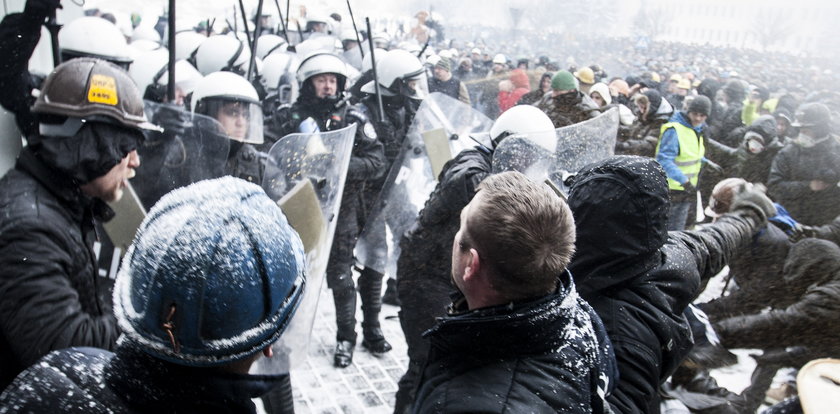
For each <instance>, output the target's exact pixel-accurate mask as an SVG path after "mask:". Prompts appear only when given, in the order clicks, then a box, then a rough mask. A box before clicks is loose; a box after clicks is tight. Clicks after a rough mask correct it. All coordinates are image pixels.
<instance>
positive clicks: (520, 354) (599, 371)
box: [414, 272, 616, 414]
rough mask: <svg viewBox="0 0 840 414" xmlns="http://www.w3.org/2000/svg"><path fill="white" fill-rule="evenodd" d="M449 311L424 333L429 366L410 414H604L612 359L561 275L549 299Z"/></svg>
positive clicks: (591, 316)
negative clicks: (429, 344)
mask: <svg viewBox="0 0 840 414" xmlns="http://www.w3.org/2000/svg"><path fill="white" fill-rule="evenodd" d="M460 299H461V300H458V301H457V302H455V303H454V304H453V307H454V309H453V310H452V311H451V312H450V314H449V315H448V316H446V317H444V318H440V319H439V321H438V323H437V325H435V327H434V328H432V329H430V330H429V331H427V332H426V333H425V335H424V336H426V337H427V338H429V340H430V341H431V351H430V354H429V361H428V364H427V365H426V368H425V370H424V371H423V375H422V378H421V380H420V386H419V391H418V393H417V400H416V401H415V404H414V412H415V413H467V412H470V413H476V412H481V413H524V412H540V413H549V412H551V413H555V412H562V413H580V414H585V413H604V412H606V410H605V408H606V407H605V405H606V401H604V398H603V396H604V395H605V394H606V393H608V391H609V389H611V388H612V384H614V381H615V379H616V378H615V360H614V359H613V355H612V350H611V347H610V344H609V339H608V338H607V336H606V332H605V331H604V328H603V325H602V324H601V322H600V320H599V318H598V316H597V315H596V314H595V312H594V311H593V310H592V308H591V307H590V306H589V305H588V304H587V303H586V302H584V301H583V300H582V299H580V297H579V296H578V295H577V292H576V291H575V287H574V283H573V282H572V280H571V277H570V275H569V274H568V272H564V273H563V274H562V275H561V276H560V278H559V280H558V289H557V291H556V292H554V293H553V294H550V295H546V296H544V297H541V298H536V299H533V300H530V301H523V302H521V303H510V304H507V305H501V306H494V307H489V308H481V309H475V310H471V311H470V310H466V305H465V302H466V301H465V300H463V299H462V298H460Z"/></svg>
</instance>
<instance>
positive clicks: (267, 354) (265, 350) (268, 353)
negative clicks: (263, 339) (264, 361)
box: [263, 345, 274, 358]
mask: <svg viewBox="0 0 840 414" xmlns="http://www.w3.org/2000/svg"><path fill="white" fill-rule="evenodd" d="M263 355H265V357H266V358H271V357H273V356H274V350H273V349H271V345H269V346H267V347H265V348H263Z"/></svg>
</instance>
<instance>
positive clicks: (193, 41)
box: [175, 30, 207, 60]
mask: <svg viewBox="0 0 840 414" xmlns="http://www.w3.org/2000/svg"><path fill="white" fill-rule="evenodd" d="M205 40H207V36H204V35H203V34H201V33H196V32H194V31H192V30H188V31H184V32H178V33H177V34H176V35H175V59H176V60H181V59H187V60H193V59H194V58H195V53H196V51H197V50H198V47H199V46H201V44H202V43H204V41H205Z"/></svg>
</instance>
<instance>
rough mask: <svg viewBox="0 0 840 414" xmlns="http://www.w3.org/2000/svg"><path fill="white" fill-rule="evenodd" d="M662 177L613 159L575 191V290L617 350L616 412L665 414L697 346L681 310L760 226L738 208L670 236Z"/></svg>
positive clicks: (589, 171) (647, 167) (645, 161)
mask: <svg viewBox="0 0 840 414" xmlns="http://www.w3.org/2000/svg"><path fill="white" fill-rule="evenodd" d="M669 206H670V202H669V199H668V184H667V181H666V178H665V172H664V171H663V170H662V167H661V166H660V165H659V163H657V162H656V160H653V159H651V158H646V157H634V156H617V157H612V158H608V159H606V160H604V161H600V162H597V163H594V164H590V165H587V166H585V167H583V168H582V169H581V172H580V173H578V175H577V177H576V178H575V182H574V184H573V185H572V188H571V191H570V193H569V207H571V209H572V213H573V215H574V218H575V224H576V227H577V241H576V243H575V244H576V247H577V253H576V254H575V256H574V257H573V258H572V262H571V263H570V264H569V270H570V271H571V272H572V275H573V276H574V278H575V284H576V285H577V288H578V292H579V293H580V295H581V297H582V298H584V299H585V300H587V301H588V302H589V303H590V304H591V305H592V308H593V309H595V312H597V313H598V315H599V316H600V317H601V319H602V320H603V322H604V326H605V327H606V329H607V333H608V334H609V336H610V340H611V341H612V343H613V346H614V350H615V356H616V360H617V362H618V371H619V382H618V385H617V388H616V390H615V392H614V393H613V394H612V396H611V397H609V398H608V401H609V403H610V405H611V406H612V409H613V411H614V412H616V413H659V400H660V399H659V393H658V389H659V385H660V384H661V383H662V382H663V381H665V379H666V378H668V377H669V376H670V375H671V374H672V373H673V372H674V370H675V369H676V368H677V366H678V365H679V364H680V362H682V360H683V358H684V357H685V356H686V355H687V354H688V352H689V351H690V350H691V347H692V346H693V342H692V338H691V332H690V328H689V325H688V322H687V321H686V319H685V317H684V316H683V311H684V310H685V309H686V307H687V306H688V304H689V303H690V302H691V301H692V300H693V299H694V298H695V296H696V295H697V293H698V292H699V289H700V286H701V282H705V281H708V280H709V279H710V278H711V277H712V276H714V275H715V274H717V273H718V272H719V271H720V270H721V269H723V267H724V266H725V265H726V264H727V262H728V261H729V258H730V257H731V256H732V254H733V253H734V252H735V251H736V250H737V249H739V248H740V247H742V246H745V245H747V244H749V243H750V241H751V238H752V235H753V234H754V233H755V231H756V230H757V229H758V228H759V226H760V225H762V224H763V221H762V219H761V218H760V217H759V214H758V213H757V212H755V211H753V210H752V209H747V208H743V209H738V210H737V211H736V212H735V213H729V214H726V215H724V216H722V217H720V218H719V219H718V220H717V221H716V222H715V223H713V224H711V225H709V226H705V227H703V228H702V229H700V230H697V231H685V232H670V233H669V232H668V231H667V230H666V223H667V214H668V209H669Z"/></svg>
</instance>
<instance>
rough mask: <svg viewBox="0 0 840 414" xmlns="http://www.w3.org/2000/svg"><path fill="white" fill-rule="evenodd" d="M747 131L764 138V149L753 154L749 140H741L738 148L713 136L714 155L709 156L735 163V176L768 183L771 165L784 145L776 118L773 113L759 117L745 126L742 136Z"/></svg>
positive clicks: (727, 163) (723, 162) (710, 145)
mask: <svg viewBox="0 0 840 414" xmlns="http://www.w3.org/2000/svg"><path fill="white" fill-rule="evenodd" d="M747 132H755V133H757V134H759V135H761V138H762V139H763V140H764V150H763V151H761V152H759V153H757V154H753V153H751V152H749V150H748V149H747V145H748V144H747V142H746V141H745V140H743V139H742V140H741V144H740V145H739V146H738V147H737V148H732V147H728V146H726V145H723V144H721V143H719V142H717V141H715V140H713V139H711V138H709V139H707V140H706V141H707V143H708V145H709V147H708V148H709V149H714V150H713V151H710V152H714V155H712V154H709V155H710V156H709V158H713V159H718V158H719V159H720V161H721V162H720V164H721V165H734V168H733V170H734V171H733V172H734V176H735V177H740V178H743V179H745V180H747V181H749V182H751V183H767V178H768V176H769V174H770V165H771V164H772V162H773V159H774V158H776V154H778V153H779V151H780V150H781V149H782V148H783V147H784V144H782V143H781V142H780V141H779V139H778V137H777V133H776V119H775V118H773V117H772V116H771V115H763V116H760V117H758V118H757V119H756V120H755V121H753V123H752V124H751V125H750V126H749V127H746V128H745V131H743V133H742V136H743V135H744V134H745V133H747Z"/></svg>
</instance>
